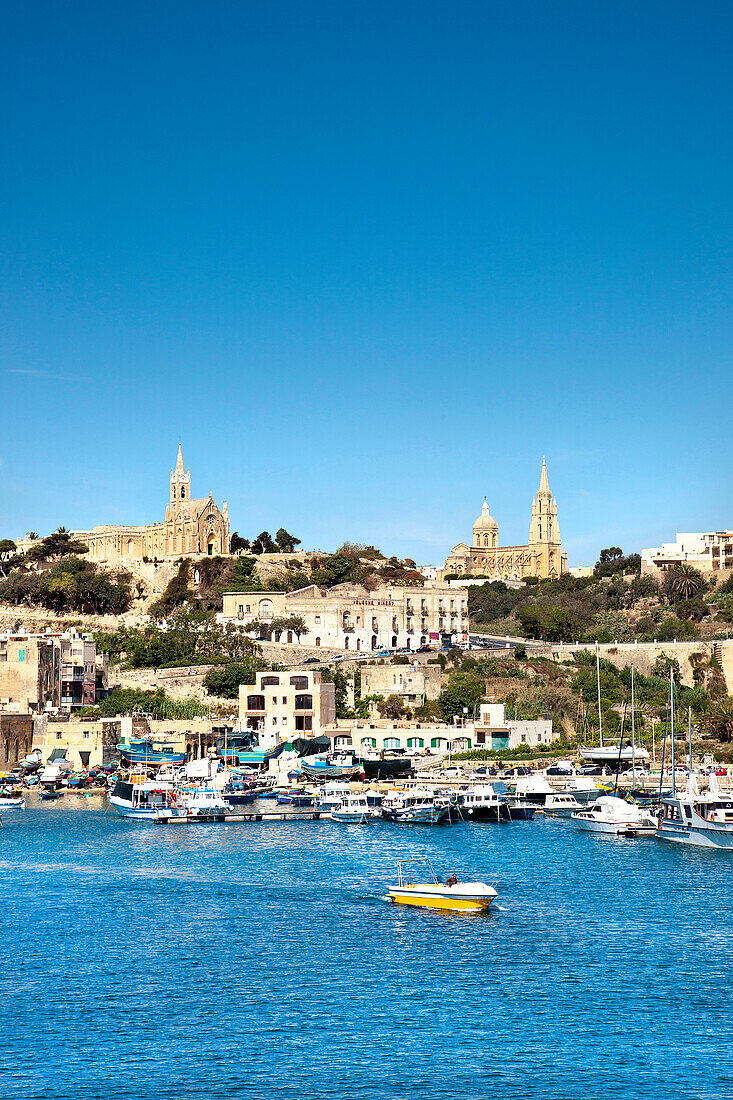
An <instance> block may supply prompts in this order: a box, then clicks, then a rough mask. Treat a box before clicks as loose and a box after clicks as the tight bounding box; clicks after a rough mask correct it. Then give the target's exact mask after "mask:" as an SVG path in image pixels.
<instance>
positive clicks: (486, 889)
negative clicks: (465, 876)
mask: <svg viewBox="0 0 733 1100" xmlns="http://www.w3.org/2000/svg"><path fill="white" fill-rule="evenodd" d="M418 878H421V879H423V880H424V881H420V882H417V881H415V880H416V879H418ZM387 896H388V898H389V900H390V901H391V902H393V903H394V904H395V905H420V906H423V907H425V908H428V909H450V910H455V911H459V912H463V913H482V912H484V911H485V910H486V909H488V908H489V906H490V905H491V903H492V901H493V900H494V898H495V897H496V896H497V893H496V890H495V888H494V885H493V884H491V883H486V882H462V881H460V880H459V879H458V877H457V875H455V874H452V875H451V876H450V877H449V878H448V879H447V880H446V881H445V882H441V881H440V879H439V878H438V876H437V875H436V873H435V871H434V869H433V865H432V863H431V862H430V860H429V859H419V858H413V859H401V860H399V861H398V863H397V885H396V886H390V887H388V890H387Z"/></svg>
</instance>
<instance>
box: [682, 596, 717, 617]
mask: <svg viewBox="0 0 733 1100" xmlns="http://www.w3.org/2000/svg"><path fill="white" fill-rule="evenodd" d="M674 613H675V615H676V616H677V618H678V619H691V620H692V621H693V622H696V623H699V622H700V621H701V619H704V618H705V616H706V615H709V614H710V608H709V606H708V605H707V604H706V603H705V600H701V599H700V598H699V597H694V598H693V599H691V600H680V601H679V603H676V604H675V605H674Z"/></svg>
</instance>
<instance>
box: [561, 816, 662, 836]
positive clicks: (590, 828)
mask: <svg viewBox="0 0 733 1100" xmlns="http://www.w3.org/2000/svg"><path fill="white" fill-rule="evenodd" d="M573 821H574V822H575V824H576V825H577V826H578V828H579V829H582V830H583V831H584V832H586V833H603V834H605V835H606V836H654V834H655V833H656V831H657V830H656V828H655V827H654V826H652V825H644V824H638V825H637V824H635V823H634V822H630V821H586V820H584V819H583V818H578V817H576V816H575V815H573Z"/></svg>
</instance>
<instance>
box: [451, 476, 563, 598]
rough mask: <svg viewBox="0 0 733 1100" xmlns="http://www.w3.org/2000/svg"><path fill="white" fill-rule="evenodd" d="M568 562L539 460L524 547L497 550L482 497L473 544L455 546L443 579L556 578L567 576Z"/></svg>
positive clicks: (493, 527) (493, 528)
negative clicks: (451, 576) (470, 577)
mask: <svg viewBox="0 0 733 1100" xmlns="http://www.w3.org/2000/svg"><path fill="white" fill-rule="evenodd" d="M567 570H568V558H567V554H565V553H564V552H563V549H562V543H561V541H560V526H559V524H558V521H557V502H556V501H555V498H554V497H553V495H552V493H551V492H550V486H549V483H548V480H547V465H546V463H545V460H544V458H543V459H542V472H541V473H540V487H539V489H538V490H537V493H536V494H535V497H534V500H533V501H532V519H531V522H530V525H529V539H528V541H527V545H526V546H500V545H499V525H498V523H497V522H496V520H495V519H494V518H493V517H492V516H490V515H489V506H488V503H487V501H486V498H485V497H484V503H483V507H482V509H481V515H480V516H479V517H478V519H477V520H476V522H475V523H474V525H473V543H472V545H471V546H468V545H467V544H466V543H465V542H459V543H458V545H457V546H454V547H453V549H452V550H451V552H450V554H449V555H448V557H447V558H446V561H445V568H444V570H443V577H442V578H441V579H443V578H445V577H446V576H450V575H455V576H459V577H463V576H466V575H469V574H473V575H475V574H480V575H481V576H488V577H492V578H494V579H496V580H504V581H508V580H522V578H523V577H540V578H553V579H554V578H557V577H560V576H562V574H563V573H567Z"/></svg>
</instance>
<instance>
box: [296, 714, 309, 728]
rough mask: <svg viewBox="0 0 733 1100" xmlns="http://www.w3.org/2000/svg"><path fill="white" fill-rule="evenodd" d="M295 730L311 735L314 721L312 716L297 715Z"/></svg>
mask: <svg viewBox="0 0 733 1100" xmlns="http://www.w3.org/2000/svg"><path fill="white" fill-rule="evenodd" d="M295 728H296V730H298V731H303V732H304V733H309V732H310V731H311V730H312V729H313V719H312V718H311V716H310V714H296V715H295Z"/></svg>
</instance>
